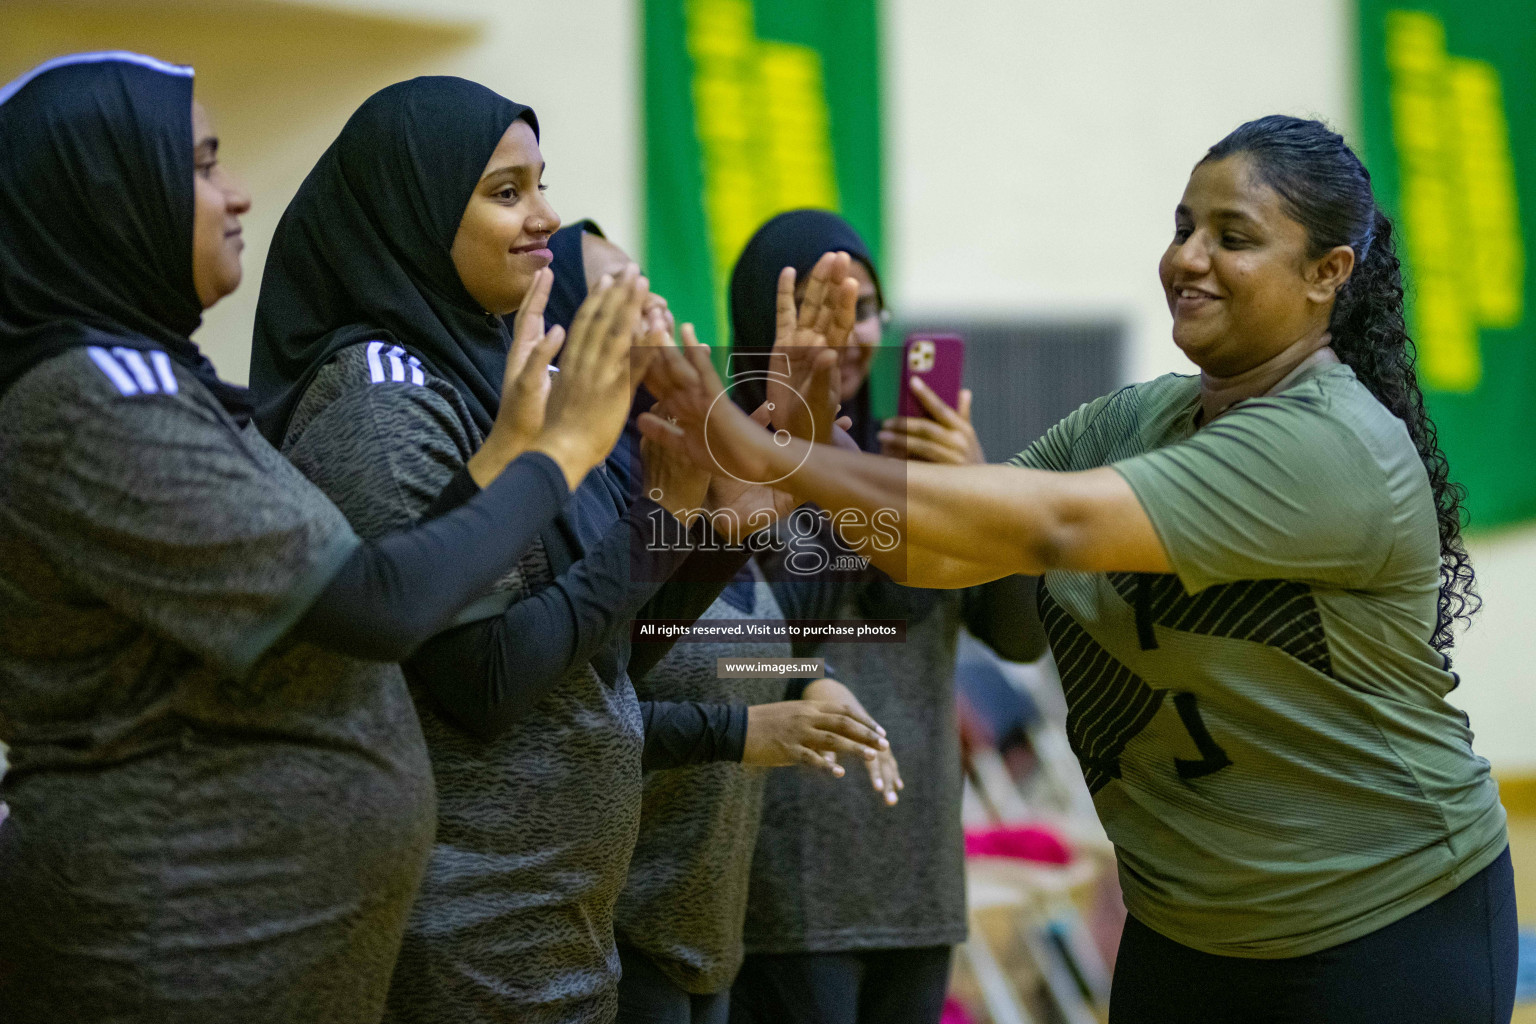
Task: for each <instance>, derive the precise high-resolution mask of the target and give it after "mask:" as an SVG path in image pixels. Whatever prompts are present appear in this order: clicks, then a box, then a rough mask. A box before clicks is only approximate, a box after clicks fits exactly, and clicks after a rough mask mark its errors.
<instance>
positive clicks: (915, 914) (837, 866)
mask: <svg viewBox="0 0 1536 1024" xmlns="http://www.w3.org/2000/svg"><path fill="white" fill-rule="evenodd" d="M838 250H840V251H843V252H846V253H848V254H849V255H850V256H851V257H852V258H853V264H854V266H853V270H852V274H853V276H854V278H855V279H857V280H858V281H859V284H860V294H859V301H858V306H857V307H856V311H855V317H856V318H857V323H856V325H855V326H854V328H853V331H852V332H851V335H850V338H849V342H850V343H849V344H848V345H847V346H845V347H844V348H843V349H842V350H841V351H840V352H839V370H840V388H841V397H842V400H843V402H844V410H845V411H846V412H847V413H848V414H849V415H850V416H851V418H852V420H853V422H852V425H851V427H850V428H849V433H850V434H851V435H852V437H853V438H854V439H855V440H856V441H857V442H858V443H859V445H860V447H862V448H864V449H866V450H876V448H877V446H879V445H881V444H882V443H885V444H889V443H890V439H891V438H892V437H894V436H895V435H893V433H892V432H891V431H890V430H889V429H886V430H884V431H882V425H881V424H880V423H878V422H877V421H876V420H875V419H874V418H873V416H872V415H871V412H870V396H869V382H868V374H869V367H870V361H871V359H872V357H873V355H874V351H875V347H876V346H877V345H878V344H879V339H880V326H881V323H882V321H883V319H884V312H883V310H884V296H883V293H882V292H881V289H880V278H879V275H878V273H877V272H876V269H875V264H874V260H873V258H872V257H871V256H870V253H869V249H868V247H867V246H866V245H865V244H864V240H863V239H862V238H860V237H859V235H858V233H857V232H856V231H854V229H853V227H852V226H851V225H849V224H848V222H847V221H845V220H843V219H842V218H841V217H839V216H837V215H836V214H834V213H831V212H829V211H826V210H794V211H791V212H788V213H783V214H780V215H778V216H776V217H774V218H773V219H772V220H770V221H768V222H767V223H766V224H764V225H763V226H762V227H761V228H759V229H758V231H757V233H756V234H755V235H753V237H752V239H751V240H750V241H748V243H747V246H746V248H745V249H744V250H743V252H742V254H741V257H740V258H739V259H738V261H737V263H736V267H735V270H734V271H733V272H732V274H731V292H730V296H731V328H732V337H731V346H732V349H731V350H732V358H733V363H732V370H733V372H734V373H737V374H739V373H740V372H741V371H743V370H751V369H753V368H754V366H755V365H759V364H764V363H765V361H764V358H763V356H762V355H761V354H762V353H765V352H767V351H768V350H769V349H771V347H772V345H773V333H772V324H773V309H774V302H775V296H776V293H777V289H778V280H779V274H780V271H781V269H782V268H784V267H794V268H795V270H796V271H797V275H798V276H799V277H800V278H802V279H803V278H804V277H805V275H806V273H807V272H808V271H809V270H810V269H811V268H812V266H814V265H815V264H816V263H817V262H818V261H819V260H820V259H822V257H823V254H825V253H828V252H832V251H838ZM754 360H755V363H754ZM760 368H764V369H765V368H766V365H761V366H760ZM753 383H755V382H753V381H751V380H748V381H745V382H742V383H738V384H736V385H735V386H733V387H732V388H731V391H730V394H731V396H732V397H733V398H734V399H736V401H737V403H738V404H739V405H741V406H742V407H743V408H745V409H750V408H751V407H752V406H753V405H754V404H755V403H756V402H758V401H760V395H761V391H757V392H754V391H753V390H752V384H753ZM759 386H760V385H759ZM890 426H893V427H894V426H897V424H894V423H893V424H890ZM966 426H967V427H968V424H966ZM902 436H907V435H906V434H905V433H903V434H902ZM965 436H966V434H965V432H964V431H957V432H956V434H955V437H956V441H955V442H954V444H953V445H952V447H954V448H955V449H956V450H955V451H954V452H952V453H948V454H950V455H951V456H952V457H953V458H954V459H955V460H957V461H958V460H960V459H962V458H964V457H965V454H966V453H965V451H964V448H965V445H964V442H963V439H964V437H965ZM969 436H970V438H971V439H972V440H974V434H970V435H969ZM822 543H824V544H825V545H827V546H828V547H829V548H831V550H832V551H834V552H835V551H844V550H846V549H842V548H839V547H837V546H836V541H835V539H834V538H833V537H831V535H830V530H829V531H827V534H826V535H825V536H824V537H823V538H822ZM793 565H794V563H793V562H792V560H790V559H786V558H783V557H780V558H777V559H774V560H772V561H771V562H770V563H769V565H768V569H769V574H770V578H772V579H773V581H774V585H775V589H776V591H778V592H779V593H780V595H781V600H784V601H792V602H795V603H798V604H801V605H804V606H807V607H821V608H825V609H827V611H826V612H825V614H826V615H828V616H829V617H834V618H846V619H852V618H867V619H903V620H906V622H907V631H906V640H905V642H903V643H900V644H894V643H889V644H881V643H864V644H838V643H827V644H821V645H819V646H816V647H804V646H799V645H797V648H796V652H795V653H796V654H798V655H802V656H804V655H809V654H817V655H821V656H823V657H825V658H826V660H827V662H828V663H829V664H831V663H835V664H836V666H837V671H838V673H839V678H840V679H842V680H843V681H844V682H845V683H846V684H847V686H848V687H849V688H850V689H851V690H852V691H853V692H854V693H855V694H857V696H858V699H859V700H862V701H863V702H864V705H865V706H867V707H868V708H869V709H870V712H871V714H873V715H874V717H875V718H876V719H877V720H878V721H880V722H881V723H882V724H883V725H884V726H885V727H886V728H887V729H888V730H889V732H890V739H891V749H892V750H899V751H900V752H901V773H900V776H898V780H899V779H900V777H901V776H904V777H905V779H906V780H909V781H910V784H903V783H902V782H901V781H898V783H897V788H899V789H900V796H899V800H898V795H897V792H896V791H895V789H890V788H887V789H885V790H884V791H883V793H882V795H883V796H884V799H883V800H880V799H876V798H874V797H872V796H871V794H869V793H867V792H865V791H863V790H862V788H861V787H838V788H836V789H832V788H828V787H825V786H823V785H821V784H820V783H821V780H820V779H817V778H815V777H813V776H810V775H804V774H794V775H792V774H788V773H784V774H780V775H776V776H774V777H773V778H771V779H769V780H768V783H767V790H766V794H765V796H764V802H763V826H762V828H761V830H760V831H759V833H758V838H757V855H756V858H755V860H754V862H753V866H752V879H751V890H750V897H749V900H748V904H747V916H746V949H747V957H746V960H745V962H744V963H743V965H742V969H741V973H740V975H739V976H738V977H737V979H736V983H735V986H734V988H733V990H732V994H731V1002H732V1007H731V1010H732V1016H733V1019H734V1018H735V1017H737V1016H741V1017H742V1018H743V1019H744V1020H746V1021H748V1022H749V1024H751V1022H756V1024H798V1022H801V1021H805V1022H811V1021H820V1020H838V1021H850V1022H855V1021H856V1022H861V1024H877V1022H878V1024H886V1022H889V1024H898V1022H901V1024H904V1022H913V1024H935V1022H937V1020H938V1018H939V1013H940V1010H941V1008H942V1005H943V1001H944V992H945V988H946V985H947V982H948V977H949V956H950V947H951V946H952V945H953V944H954V943H956V942H960V941H962V940H963V939H964V938H965V877H964V849H963V843H962V835H961V829H960V790H961V778H960V751H959V745H958V725H957V723H956V719H955V702H954V668H955V645H956V638H957V634H958V632H959V629H960V626H961V625H962V624H964V625H965V626H967V627H968V628H969V629H970V630H971V632H972V633H974V634H975V635H976V636H977V637H978V638H980V639H982V640H984V641H985V642H986V643H988V644H990V645H992V646H993V647H994V648H995V649H996V650H998V651H999V653H1002V654H1003V655H1004V656H1005V657H1012V658H1016V659H1020V660H1023V659H1025V658H1033V657H1038V656H1039V654H1040V653H1041V652H1042V650H1043V648H1044V636H1043V634H1042V632H1041V630H1040V627H1039V624H1038V622H1037V621H1036V620H1035V617H1034V616H1033V615H1032V614H1031V613H1030V612H1029V610H1028V607H1029V603H1028V602H1026V601H1024V600H1023V596H1024V594H1025V593H1026V592H1027V590H1028V588H1029V586H1030V584H1032V582H1033V581H1026V580H1024V579H1023V578H1022V577H1013V578H1010V579H1006V580H1002V581H999V582H998V583H995V584H992V585H990V587H988V588H975V589H973V590H971V591H965V592H963V593H962V592H944V591H935V590H914V589H910V588H907V587H902V586H899V585H897V584H896V583H894V582H893V581H892V580H891V579H890V578H889V577H888V576H886V575H885V574H884V573H882V572H880V571H879V570H876V569H870V570H867V571H866V573H865V574H863V578H862V579H857V580H850V579H849V578H848V574H846V573H842V574H834V573H830V572H824V573H821V574H819V575H817V576H810V577H807V576H804V575H801V574H799V573H796V572H794V571H793ZM813 685H821V684H813ZM876 767H877V769H878V767H879V766H878V764H877V765H876ZM893 771H894V766H892V767H891V769H889V770H888V773H893ZM877 788H878V787H877Z"/></svg>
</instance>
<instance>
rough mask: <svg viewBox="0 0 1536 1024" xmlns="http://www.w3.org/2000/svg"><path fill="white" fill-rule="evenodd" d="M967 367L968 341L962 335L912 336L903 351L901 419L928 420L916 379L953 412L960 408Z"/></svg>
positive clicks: (899, 402) (897, 399)
mask: <svg viewBox="0 0 1536 1024" xmlns="http://www.w3.org/2000/svg"><path fill="white" fill-rule="evenodd" d="M964 365H965V341H964V340H963V339H962V338H961V337H960V336H959V335H958V334H909V335H907V341H906V344H905V345H903V346H902V350H901V392H900V394H898V395H897V398H896V414H897V415H898V416H927V415H928V410H927V409H924V408H923V403H922V402H920V401H918V399H917V395H915V394H913V392H912V378H913V377H921V378H923V383H924V384H926V385H928V387H929V388H930V389H932V391H933V393H934V394H935V395H938V396H939V398H940V399H941V400H942V401H943V402H944V404H945V405H947V406H949V407H950V408H951V409H953V408H955V407H956V406H958V405H959V404H960V372H961V370H962V369H963V368H964Z"/></svg>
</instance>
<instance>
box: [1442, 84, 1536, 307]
mask: <svg viewBox="0 0 1536 1024" xmlns="http://www.w3.org/2000/svg"><path fill="white" fill-rule="evenodd" d="M1449 73H1450V83H1449V84H1450V90H1451V104H1452V108H1453V110H1454V117H1453V119H1452V123H1453V124H1454V125H1455V126H1456V129H1457V143H1456V145H1455V147H1454V149H1453V151H1454V152H1455V153H1456V154H1457V155H1458V156H1459V157H1460V163H1461V166H1460V168H1459V170H1460V172H1461V174H1460V177H1461V183H1462V187H1463V188H1464V189H1465V193H1464V194H1465V197H1466V213H1467V227H1468V229H1469V230H1470V233H1471V237H1472V239H1473V250H1472V257H1473V258H1472V259H1471V260H1470V261H1468V269H1469V270H1470V273H1469V274H1468V282H1467V283H1468V294H1470V295H1471V296H1473V298H1474V300H1475V302H1476V305H1477V319H1478V322H1479V323H1480V324H1482V325H1484V326H1486V327H1514V326H1515V325H1516V324H1518V323H1519V322H1520V320H1521V317H1522V316H1523V314H1524V312H1525V310H1524V306H1525V246H1524V244H1523V241H1522V239H1521V237H1520V211H1519V204H1518V200H1517V199H1516V198H1515V163H1514V158H1513V156H1512V154H1511V151H1510V146H1509V122H1508V121H1507V120H1506V119H1505V116H1504V97H1503V93H1502V91H1501V89H1500V88H1499V72H1498V70H1497V69H1495V68H1494V67H1493V65H1491V64H1489V63H1487V62H1485V61H1480V60H1467V59H1464V58H1461V57H1452V58H1451V59H1450V61H1449Z"/></svg>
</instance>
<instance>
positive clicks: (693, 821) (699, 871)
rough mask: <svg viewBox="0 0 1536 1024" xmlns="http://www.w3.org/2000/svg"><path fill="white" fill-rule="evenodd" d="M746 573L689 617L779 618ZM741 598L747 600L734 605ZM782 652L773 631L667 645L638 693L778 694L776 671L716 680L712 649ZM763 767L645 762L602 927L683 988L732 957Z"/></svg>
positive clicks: (716, 985)
mask: <svg viewBox="0 0 1536 1024" xmlns="http://www.w3.org/2000/svg"><path fill="white" fill-rule="evenodd" d="M749 567H750V568H753V569H755V566H752V565H751V564H750V563H749ZM754 580H755V582H754V583H753V584H752V585H751V587H750V588H748V587H745V586H742V587H732V588H731V590H730V591H728V592H727V594H726V595H723V596H721V597H720V598H718V599H716V601H715V603H714V604H713V605H711V606H710V608H709V610H708V611H707V612H705V613H704V615H702V616H700V618H701V619H732V618H736V619H779V618H782V615H781V613H780V611H779V605H778V602H777V601H775V600H774V596H773V590H772V588H770V587H769V586H768V584H767V583H765V582H762V581H761V578H760V574H756V573H754ZM748 597H750V600H751V602H752V607H750V608H743V607H739V606H738V602H739V604H745V603H746V599H747V598H748ZM790 654H791V651H790V645H789V644H788V643H786V642H775V641H754V642H743V643H730V644H713V643H710V644H704V643H683V644H678V645H677V646H675V647H673V648H672V650H671V651H670V652H669V653H668V654H667V656H666V657H665V658H664V659H662V660H661V661H660V662H659V663H658V664H657V665H656V667H655V668H653V669H652V670H651V671H650V672H649V673H648V674H647V675H646V677H645V679H644V680H642V681H641V682H640V683H639V684H637V685H638V689H639V690H640V696H641V697H643V698H645V699H649V700H711V701H721V702H731V703H736V704H762V703H767V702H769V701H776V700H780V699H782V698H783V696H784V689H785V680H783V679H717V678H715V671H716V670H715V659H716V658H787V657H789V656H790ZM800 770H801V769H798V768H786V769H780V770H779V771H781V772H797V771H800ZM764 775H765V772H764V770H763V769H760V768H748V767H746V766H744V765H740V764H730V763H725V762H720V763H716V764H707V765H697V766H694V767H690V768H673V769H670V770H667V771H659V772H648V773H646V776H645V796H644V802H643V803H642V805H641V812H640V839H639V842H638V843H637V844H636V846H635V853H634V857H633V858H632V859H631V860H630V865H629V881H628V882H627V883H625V886H624V891H623V893H622V894H620V896H619V905H618V908H617V909H616V910H615V912H614V929H615V931H616V932H617V933H618V937H619V941H620V942H623V943H624V944H626V945H628V946H632V947H634V948H635V949H638V950H640V951H641V952H642V953H644V954H646V956H648V957H649V958H650V959H651V961H652V962H653V963H655V964H656V966H657V967H658V968H660V969H661V971H662V972H663V973H665V974H666V976H667V977H668V978H670V979H671V980H672V981H673V982H674V983H675V984H676V985H678V987H680V988H682V989H684V990H685V991H688V992H695V993H701V994H702V993H709V992H720V991H723V990H725V989H726V988H728V987H729V986H730V984H731V981H732V979H734V978H735V976H736V970H737V968H739V967H740V966H741V956H742V943H741V928H742V921H743V919H744V918H745V916H746V910H747V876H748V873H749V871H750V869H751V864H752V849H753V845H754V843H755V842H756V840H757V826H758V820H759V816H760V813H761V809H762V796H763V781H764ZM845 784H846V782H845Z"/></svg>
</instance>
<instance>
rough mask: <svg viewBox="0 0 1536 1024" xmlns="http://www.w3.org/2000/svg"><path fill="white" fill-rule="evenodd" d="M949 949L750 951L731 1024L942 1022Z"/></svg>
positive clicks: (740, 976) (739, 978)
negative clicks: (777, 952) (757, 952)
mask: <svg viewBox="0 0 1536 1024" xmlns="http://www.w3.org/2000/svg"><path fill="white" fill-rule="evenodd" d="M950 953H951V950H950V947H948V946H926V947H923V948H919V949H880V950H868V951H863V952H853V953H787V954H763V955H757V956H749V957H747V959H746V962H745V963H743V964H742V965H741V973H740V974H738V975H737V976H736V984H735V985H734V986H732V988H731V1024H938V1020H939V1016H940V1014H942V1013H943V1012H944V993H945V992H946V991H947V990H948V988H949V959H950Z"/></svg>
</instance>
